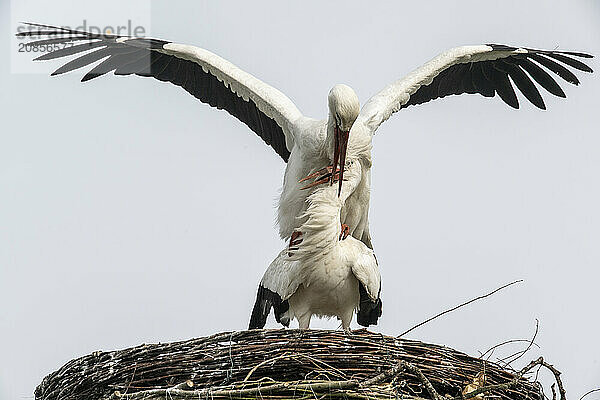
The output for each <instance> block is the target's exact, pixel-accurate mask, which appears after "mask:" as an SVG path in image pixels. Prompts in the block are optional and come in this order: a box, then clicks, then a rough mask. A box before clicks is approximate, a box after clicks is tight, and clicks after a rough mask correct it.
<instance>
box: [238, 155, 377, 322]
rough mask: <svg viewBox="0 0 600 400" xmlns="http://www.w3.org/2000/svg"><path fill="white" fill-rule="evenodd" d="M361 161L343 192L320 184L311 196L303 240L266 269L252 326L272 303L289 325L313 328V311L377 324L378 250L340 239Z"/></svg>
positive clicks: (350, 170)
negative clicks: (294, 321) (293, 322)
mask: <svg viewBox="0 0 600 400" xmlns="http://www.w3.org/2000/svg"><path fill="white" fill-rule="evenodd" d="M361 172H362V171H361V165H360V162H358V161H356V162H351V163H349V164H348V165H347V170H346V177H347V179H346V181H345V182H344V185H343V188H342V192H341V193H340V196H339V197H338V193H337V189H336V187H335V186H325V187H320V188H318V189H317V190H315V191H314V192H313V193H312V194H311V195H310V196H309V197H308V200H307V201H308V208H307V211H306V213H305V215H304V217H305V222H304V223H303V224H302V225H301V226H300V228H299V230H300V232H302V237H303V240H302V242H301V243H300V244H299V245H298V248H297V249H296V250H295V251H294V252H293V254H292V255H291V256H290V255H289V249H288V248H287V247H286V248H284V249H283V250H282V251H281V252H280V253H279V255H278V256H277V258H275V260H273V262H272V263H271V265H269V268H267V271H266V272H265V274H264V276H263V278H262V280H261V282H260V285H259V288H258V292H257V295H256V303H255V305H254V309H253V310H252V315H251V317H250V325H249V328H250V329H259V328H263V327H264V326H265V322H266V320H267V316H268V315H269V313H270V310H271V307H272V308H273V309H274V312H275V319H276V320H277V322H279V323H281V324H282V325H284V326H289V323H290V321H291V320H292V319H297V320H298V325H299V327H300V329H308V328H309V325H310V320H311V318H312V316H313V315H317V316H327V317H331V316H335V317H337V318H338V319H339V320H340V321H341V324H342V327H343V328H344V330H349V329H350V322H351V321H352V318H353V316H354V312H355V311H356V312H357V322H358V323H359V324H360V325H363V326H369V325H375V324H377V321H378V319H379V317H380V316H381V306H382V303H381V299H380V292H381V276H380V274H379V266H378V264H377V259H376V258H375V253H374V252H373V250H371V249H369V248H368V247H367V246H366V245H365V244H364V243H363V242H361V241H360V240H357V239H355V238H354V237H352V236H348V237H347V238H346V239H344V240H339V236H340V224H341V219H340V216H341V212H340V211H341V209H342V206H343V205H344V203H345V200H346V197H347V196H348V195H349V194H351V193H353V192H354V190H355V187H356V185H358V184H359V183H360V181H361V179H362V173H361Z"/></svg>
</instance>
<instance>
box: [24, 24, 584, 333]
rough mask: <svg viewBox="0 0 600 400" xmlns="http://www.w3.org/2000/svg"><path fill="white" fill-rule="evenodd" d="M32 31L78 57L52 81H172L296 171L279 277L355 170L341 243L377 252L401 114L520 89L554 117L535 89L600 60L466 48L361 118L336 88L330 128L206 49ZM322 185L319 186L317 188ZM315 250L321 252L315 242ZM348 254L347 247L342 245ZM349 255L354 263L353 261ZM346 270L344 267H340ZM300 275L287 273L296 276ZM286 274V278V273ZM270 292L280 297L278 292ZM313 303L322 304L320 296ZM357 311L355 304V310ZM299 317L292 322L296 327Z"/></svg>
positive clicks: (281, 211) (512, 98)
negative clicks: (376, 193)
mask: <svg viewBox="0 0 600 400" xmlns="http://www.w3.org/2000/svg"><path fill="white" fill-rule="evenodd" d="M29 25H30V27H32V30H31V31H27V32H21V33H18V34H17V36H26V37H41V38H42V39H39V40H36V41H34V42H31V43H29V44H28V45H29V46H34V45H37V46H41V45H46V46H48V45H51V46H50V47H51V48H53V51H51V52H49V53H47V54H44V55H42V56H40V57H38V58H37V60H50V59H56V58H60V57H66V56H77V57H76V58H74V59H72V60H70V61H69V62H67V63H66V64H64V65H63V66H61V67H60V68H58V69H57V70H56V71H54V72H53V73H52V75H58V74H62V73H66V72H69V71H72V70H75V69H78V68H82V67H86V66H88V65H91V64H93V63H96V64H95V66H93V68H92V69H91V70H89V71H88V72H87V73H86V74H85V75H84V76H83V78H82V81H88V80H90V79H93V78H96V77H99V76H102V75H104V74H106V73H109V72H114V74H115V75H132V74H134V75H139V76H146V77H153V78H156V79H158V80H161V81H168V82H171V83H173V84H175V85H178V86H181V87H182V88H183V89H185V90H186V91H187V92H189V93H190V94H192V95H193V96H195V97H196V98H198V99H199V100H201V101H202V102H204V103H208V104H209V105H211V106H213V107H217V108H219V109H224V110H226V111H227V112H229V113H230V114H231V115H233V116H235V117H236V118H238V119H239V120H240V121H242V122H243V123H245V124H246V125H248V127H249V128H250V129H251V130H253V131H254V132H256V133H257V134H258V135H259V136H260V137H261V138H262V139H263V140H264V141H265V142H266V143H267V144H269V145H270V146H271V147H273V149H274V150H275V151H276V152H277V154H279V155H280V156H281V157H282V158H283V160H284V161H285V162H287V167H286V170H285V175H284V180H283V190H282V193H281V197H280V200H279V208H278V218H277V220H278V224H279V233H280V236H281V237H282V238H283V239H286V240H287V239H288V238H290V244H289V247H288V251H285V250H284V251H283V252H282V253H281V254H280V256H279V257H278V259H276V260H275V262H274V264H272V266H271V267H270V269H271V270H273V269H274V268H276V267H274V266H273V265H275V266H277V265H282V264H286V263H285V262H283V259H284V258H285V257H288V258H289V259H290V261H293V260H296V257H300V256H299V255H298V254H296V253H298V252H299V253H302V252H303V250H301V249H302V248H304V249H306V250H307V251H310V250H311V249H310V247H309V246H308V245H307V244H303V243H302V241H303V240H305V239H304V238H303V237H301V235H302V229H305V230H308V228H309V227H308V226H306V225H303V224H305V223H306V222H307V218H308V219H310V218H311V214H310V213H308V214H307V210H308V207H309V204H310V202H308V201H307V196H309V194H310V193H311V191H310V190H303V188H307V187H312V188H313V189H312V190H317V191H318V190H319V189H314V187H316V186H318V185H319V184H321V183H325V182H327V181H329V182H331V183H333V182H334V181H335V180H339V186H338V188H337V190H338V195H340V193H341V192H342V182H343V181H344V176H343V175H344V171H345V168H348V166H350V165H354V166H355V168H356V170H357V171H358V172H356V171H355V173H356V174H358V175H356V176H357V177H358V178H357V179H358V181H357V182H355V183H354V184H353V185H351V189H352V191H351V192H347V193H346V194H345V195H344V196H341V199H343V204H342V205H341V211H340V220H339V222H341V223H342V236H341V238H345V237H346V236H347V235H348V234H349V235H351V236H352V237H354V238H355V239H357V240H359V241H362V242H363V243H364V244H365V245H366V246H367V247H368V248H370V249H372V245H371V238H370V234H369V223H368V209H369V199H370V193H369V191H370V169H371V165H372V159H371V144H372V138H373V135H374V133H375V131H376V130H377V128H378V127H379V125H381V123H383V122H384V121H386V120H387V119H388V118H389V117H390V116H391V115H392V114H393V113H395V112H397V111H399V110H401V109H403V108H406V107H408V106H410V105H416V104H422V103H426V102H428V101H430V100H434V99H437V98H442V97H446V96H449V95H453V94H464V93H471V94H476V93H478V94H481V95H483V96H484V97H494V96H495V94H496V93H497V94H498V95H499V97H500V98H501V99H502V100H503V101H504V102H505V103H506V104H508V105H509V106H511V107H514V108H519V102H518V100H517V96H516V94H515V89H514V87H513V84H514V85H516V87H517V89H518V90H519V91H521V92H522V93H523V95H524V96H525V98H526V99H527V100H529V101H530V102H531V103H532V104H533V105H534V106H536V107H538V108H540V109H545V104H544V101H543V99H542V96H541V95H540V92H539V90H538V88H537V87H536V83H537V84H538V85H539V86H541V87H543V88H544V89H545V90H546V91H548V92H549V93H551V94H553V95H555V96H559V97H566V95H565V93H564V91H563V90H562V89H561V87H560V86H559V84H558V83H557V81H556V80H555V77H554V76H552V75H551V74H550V73H548V71H550V72H552V73H553V74H555V75H556V76H558V77H560V78H561V79H563V80H565V81H567V82H569V83H571V84H575V85H578V84H579V80H578V79H577V77H576V76H575V74H574V73H573V72H572V71H571V70H569V69H568V68H567V67H571V68H574V69H577V70H580V71H585V72H592V69H591V68H590V67H589V66H587V65H586V64H584V63H583V62H582V61H580V60H579V58H591V57H592V56H591V55H589V54H585V53H576V52H568V51H546V50H535V49H529V48H521V47H511V46H505V45H497V44H488V45H478V46H463V47H457V48H454V49H451V50H448V51H446V52H444V53H442V54H440V55H439V56H437V57H435V58H433V59H432V60H431V61H429V62H427V63H425V64H424V65H423V66H421V67H419V68H417V69H416V70H414V71H413V72H411V73H409V74H408V75H407V76H406V77H404V78H402V79H400V80H397V81H395V82H393V83H392V84H390V85H388V86H387V87H385V88H384V89H383V90H382V91H380V92H379V93H378V94H376V95H375V96H373V97H372V98H371V99H370V100H368V101H367V103H366V104H365V105H364V106H363V107H362V109H361V108H360V105H359V102H358V98H357V96H356V94H355V93H354V91H353V90H352V89H351V88H350V87H348V86H346V85H336V86H334V87H333V89H331V91H330V92H329V98H328V105H329V115H328V117H327V119H321V120H318V119H313V118H308V117H306V116H304V115H302V113H301V112H300V111H299V110H298V108H297V107H296V106H295V105H294V104H293V103H292V101H291V100H290V99H289V98H287V97H286V96H285V95H284V94H283V93H281V92H280V91H278V90H277V89H275V88H273V87H271V86H269V85H267V84H266V83H264V82H262V81H260V80H258V79H257V78H255V77H254V76H252V75H250V74H248V73H246V72H244V71H242V70H241V69H239V68H237V67H236V66H235V65H233V64H231V63H230V62H228V61H226V60H224V59H222V58H221V57H219V56H217V55H215V54H213V53H211V52H209V51H207V50H204V49H201V48H198V47H194V46H189V45H184V44H177V43H172V42H168V41H164V40H158V39H150V38H136V37H127V36H119V35H106V34H94V33H89V32H81V31H75V30H71V29H66V28H60V27H54V26H49V25H40V24H29ZM54 47H58V48H57V49H54ZM566 66H567V67H566ZM511 81H512V83H511ZM338 166H340V169H339V170H338V168H337V167H338ZM313 178H314V181H311V179H313ZM346 178H347V177H346ZM311 243H312V244H313V246H315V245H316V244H315V243H314V241H311ZM348 243H351V244H352V246H354V245H355V244H356V243H355V241H354V240H353V239H351V240H350V241H349V242H348ZM339 246H340V248H344V247H346V245H342V244H340V245H339ZM348 246H349V247H352V246H350V245H348ZM318 250H319V247H318V246H317V247H315V248H313V249H312V251H313V252H314V254H317V252H318ZM347 251H348V252H349V254H350V252H351V251H350V250H347ZM360 251H364V249H362V250H360ZM340 257H341V256H340ZM304 259H305V260H306V258H304ZM278 260H279V261H278ZM297 261H301V259H297ZM339 262H342V261H341V259H340V260H339ZM286 265H287V264H286ZM291 265H292V264H289V266H288V267H286V268H292V267H291ZM346 265H348V264H346ZM340 268H341V267H340ZM351 269H352V268H351ZM282 270H285V268H283V267H282ZM267 272H269V271H267ZM267 275H269V273H267V274H266V275H265V279H267ZM265 279H263V283H265V284H266V285H267V286H263V287H265V288H267V287H269V285H270V284H271V283H272V282H271V283H269V282H268V279H267V280H265ZM340 279H341V278H340ZM342 281H345V282H348V280H343V279H342V280H340V281H339V282H342ZM350 281H351V279H350ZM303 282H304V281H303ZM271 287H273V288H275V289H277V290H279V289H278V287H277V285H275V286H271ZM326 287H327V286H326V285H325V286H322V287H321V288H322V290H326ZM365 288H366V287H365ZM305 289H306V288H305ZM259 292H260V289H259ZM276 292H277V291H276ZM277 293H281V294H285V295H289V294H290V293H296V291H292V292H283V291H281V290H280V291H279V292H277ZM290 295H291V294H290ZM308 295H309V296H315V293H312V294H311V293H309V294H308ZM372 295H373V292H369V293H368V296H372ZM258 297H260V293H259V296H258ZM284 297H285V296H284ZM289 299H290V302H289V306H290V310H292V309H293V310H294V316H296V317H298V318H300V320H299V321H300V324H301V326H308V321H309V320H310V317H305V315H307V314H306V313H305V314H303V313H302V312H300V313H299V314H298V313H297V310H296V309H295V308H294V306H293V303H294V299H293V297H290V298H289ZM371 301H373V299H372V298H371ZM281 302H283V300H281ZM354 303H355V302H354V300H348V302H347V304H354ZM265 304H266V303H265ZM272 304H273V305H275V306H276V315H278V314H277V313H278V312H277V302H272ZM373 304H375V303H373ZM379 304H380V303H379ZM315 307H316V308H315V309H314V310H313V313H314V314H324V315H337V316H339V317H340V318H341V319H342V322H343V325H344V326H346V324H347V323H348V320H347V315H346V314H343V313H342V312H341V311H340V310H337V311H335V312H334V311H331V310H328V311H327V310H323V309H321V308H319V306H315ZM359 310H360V308H359ZM267 311H268V310H267ZM279 315H280V317H279V318H284V317H285V316H283V314H281V313H280V314H279ZM359 315H360V313H359ZM290 317H291V315H289V314H288V315H287V318H290ZM307 318H308V319H307ZM367 319H368V318H367ZM375 320H376V318H375ZM359 322H361V319H359ZM363 322H365V324H367V325H368V323H369V321H365V320H363Z"/></svg>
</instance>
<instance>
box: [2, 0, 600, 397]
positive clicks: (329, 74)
mask: <svg viewBox="0 0 600 400" xmlns="http://www.w3.org/2000/svg"><path fill="white" fill-rule="evenodd" d="M15 2H16V1H15ZM20 3H21V2H20ZM136 4H138V6H137V7H138V8H131V9H130V8H129V7H128V8H127V9H123V3H121V2H117V1H114V2H113V1H108V2H101V3H97V4H93V5H92V4H91V3H83V2H69V1H53V2H42V1H35V2H31V1H29V2H25V3H22V4H21V5H19V6H18V7H16V8H15V9H18V12H14V10H13V13H12V14H11V9H10V4H8V3H7V2H2V4H1V5H0V12H1V18H2V35H1V38H2V39H0V46H1V47H0V51H1V54H2V55H3V57H2V62H1V63H0V67H1V71H0V82H1V83H0V87H1V88H2V90H0V109H1V110H2V128H1V130H0V336H1V340H0V398H2V399H7V400H8V399H26V398H32V393H33V390H34V388H35V386H36V385H37V384H38V383H39V382H40V381H41V379H42V378H43V376H45V375H46V374H48V373H50V372H52V371H54V370H55V369H57V368H59V367H60V366H61V365H62V364H63V363H65V362H66V361H68V360H70V359H72V358H74V357H78V356H81V355H85V354H88V353H90V352H92V351H94V350H98V349H102V350H111V349H118V348H124V347H129V346H134V345H137V344H140V343H148V342H157V341H162V342H166V341H172V340H179V339H186V338H192V337H198V336H202V335H209V334H212V333H215V332H218V331H223V330H237V329H245V328H246V326H247V322H248V318H249V315H250V309H251V306H252V304H253V301H254V295H255V292H256V286H257V283H258V281H259V279H260V277H261V275H262V273H263V271H264V269H265V268H266V266H267V265H268V263H269V262H270V261H271V260H272V258H273V257H275V255H276V254H277V252H278V251H279V250H280V249H281V248H282V247H283V246H284V243H283V242H282V241H280V240H279V238H278V236H277V234H276V230H275V229H274V220H275V206H276V201H277V197H278V191H279V187H280V185H281V180H282V175H283V170H284V167H285V165H284V163H283V162H282V161H281V160H280V159H279V158H278V157H277V156H276V154H275V153H274V152H273V150H272V149H271V148H269V147H267V146H265V145H264V144H263V142H262V141H261V140H260V139H259V138H258V137H257V136H256V135H255V134H254V133H252V132H251V131H249V130H248V129H247V127H246V126H245V125H243V124H241V123H240V122H238V121H237V120H235V119H234V118H232V117H230V116H229V115H228V114H226V113H225V112H219V111H216V110H215V109H211V108H210V107H208V106H206V105H203V104H201V103H200V102H199V101H197V100H196V99H194V98H193V97H191V96H189V95H188V94H187V93H186V92H184V91H183V90H182V89H180V88H178V87H175V86H173V85H169V84H166V83H161V82H158V81H155V80H152V79H143V78H138V77H114V76H112V75H110V76H106V77H103V78H101V79H96V80H94V81H91V82H88V83H86V84H81V83H79V80H80V79H81V76H82V75H83V72H81V71H76V72H74V73H70V74H67V75H64V76H60V77H53V78H50V77H49V76H48V75H49V73H50V72H51V71H53V70H54V69H55V68H57V67H58V66H59V65H60V62H59V63H57V62H47V63H39V65H37V66H36V67H35V68H36V71H40V72H43V73H34V74H32V73H20V72H26V71H19V70H18V68H17V70H15V71H13V72H11V61H10V60H12V59H13V56H15V52H16V50H17V49H16V47H15V46H14V45H13V43H14V41H13V40H12V38H11V35H12V33H13V30H14V29H15V27H16V23H17V22H18V21H20V20H32V21H36V22H42V23H51V24H64V25H71V26H72V25H74V24H79V23H80V22H81V20H82V19H83V18H87V19H88V20H91V21H93V22H94V23H95V24H103V23H106V24H112V23H116V22H114V21H117V20H127V18H130V17H131V15H132V14H136V13H138V14H140V15H146V14H147V12H148V10H150V13H151V27H149V29H150V32H151V34H152V36H154V37H158V38H162V39H168V40H174V41H177V42H181V43H188V44H195V45H198V46H202V47H205V48H207V49H209V50H212V51H214V52H216V53H218V54H220V55H221V56H223V57H225V58H227V59H229V60H230V61H232V62H234V63H236V64H237V65H238V66H240V67H242V68H243V69H245V70H247V71H249V72H250V73H252V74H254V75H256V76H258V77H260V78H261V79H263V80H265V81H266V82H268V83H270V84H272V85H274V86H276V87H277V88H279V89H280V90H282V91H283V92H284V93H286V94H287V95H288V96H290V98H291V99H292V100H293V101H294V102H295V103H296V104H297V105H298V107H299V108H300V109H301V110H302V111H303V112H304V113H306V114H307V115H310V116H314V117H325V115H326V112H327V108H326V96H327V92H328V90H329V89H330V88H331V87H332V86H333V85H334V84H336V83H346V84H348V85H350V86H352V87H353V88H354V89H355V90H356V92H357V93H358V96H359V98H360V100H361V103H364V102H365V101H366V100H367V99H368V98H369V97H370V96H371V95H373V94H374V93H376V92H377V91H378V90H379V89H381V88H382V87H383V86H385V85H386V84H388V83H390V82H391V81H393V80H395V79H397V78H400V77H401V76H403V75H404V74H406V73H407V72H409V71H410V70H412V69H413V68H415V67H417V66H419V65H420V64H422V63H423V62H425V61H427V60H429V59H430V58H432V57H433V56H435V55H436V54H437V53H439V52H441V51H443V50H445V49H447V48H450V47H454V46H457V45H463V44H480V43H502V44H509V45H523V46H530V47H541V48H549V49H554V48H558V49H562V50H578V51H586V52H590V53H593V54H596V55H600V24H599V21H600V5H599V3H597V2H595V1H592V0H590V1H571V2H564V1H528V2H522V1H506V0H505V1H488V2H481V1H475V0H473V1H462V2H433V1H423V2H411V3H410V4H407V3H406V2H393V3H392V2H390V3H378V4H377V5H373V4H371V3H368V2H360V3H353V2H348V1H335V2H317V1H303V2H297V4H296V5H291V4H287V2H286V3H283V2H274V1H273V2H261V1H253V2H244V3H240V4H229V3H228V4H222V2H220V3H217V2H212V3H207V2H203V1H196V0H194V1H181V2H167V1H164V2H162V1H161V2H158V1H156V2H152V4H149V3H139V2H138V3H136ZM22 13H24V14H27V15H22ZM17 14H18V15H17ZM104 19H106V22H103V20H104ZM148 24H150V23H149V22H148ZM34 56H35V55H33V54H32V55H31V56H30V58H33V57H34ZM18 65H20V64H18ZM590 65H591V66H592V68H594V69H596V70H598V69H599V67H598V62H597V61H596V59H594V60H591V61H590ZM13 66H14V65H13ZM578 76H580V78H581V81H582V84H581V85H580V87H578V88H575V87H574V86H572V85H569V84H568V83H566V82H563V81H559V82H560V84H561V85H562V86H563V87H564V88H565V92H566V93H567V96H568V98H567V99H566V100H565V99H558V98H554V97H552V96H551V95H549V94H547V93H545V92H543V93H542V95H543V96H544V98H545V100H546V104H547V106H548V111H540V110H538V109H535V108H534V107H533V106H531V105H530V104H529V103H527V101H526V100H525V99H524V98H523V97H522V96H521V97H520V99H521V103H522V107H521V110H512V109H510V108H509V107H508V106H506V105H505V104H503V103H502V102H501V101H500V100H499V99H498V98H497V97H496V98H493V99H485V98H482V97H480V96H475V95H473V96H468V95H464V96H460V97H452V98H446V99H442V100H437V101H434V102H431V103H428V104H426V105H422V106H418V107H410V108H408V109H405V110H402V111H401V112H399V113H398V114H396V115H395V116H393V117H392V118H391V119H390V120H389V121H387V122H386V123H385V124H384V125H382V126H381V128H380V130H379V131H378V134H377V136H376V138H375V139H374V149H373V155H374V166H373V185H372V186H373V191H372V198H371V214H370V215H371V231H372V236H373V243H374V246H375V250H376V252H377V257H378V260H379V262H380V266H381V271H382V276H383V292H382V298H383V304H384V314H383V317H382V318H381V320H380V324H379V325H378V326H377V327H376V328H375V330H376V331H379V332H382V333H385V334H389V335H394V334H398V333H400V332H402V331H403V330H405V329H406V328H408V327H410V326H412V325H413V324H415V323H418V322H420V321H421V320H423V319H425V318H427V317H429V316H431V315H433V314H435V313H436V312H438V311H440V310H442V309H444V308H447V307H450V306H452V305H455V304H457V303H459V302H461V301H463V300H467V299H469V298H472V297H475V296H477V295H479V294H482V293H485V292H486V291H489V290H492V289H494V288H495V287H497V286H500V285H502V284H504V283H507V282H509V281H512V280H515V279H519V278H522V279H524V280H525V282H524V283H523V284H521V285H519V286H513V287H511V288H509V289H507V290H506V291H503V292H501V293H499V294H497V295H495V296H494V297H492V298H489V299H486V300H484V301H482V302H479V303H476V304H473V305H471V306H469V307H468V308H463V309H461V310H459V311H457V312H455V313H453V314H450V315H448V316H445V317H444V318H441V319H438V320H436V321H434V322H432V323H430V324H428V325H427V326H424V327H423V328H421V329H419V330H416V331H414V332H412V333H411V334H410V335H409V337H410V338H414V339H418V340H423V341H429V342H435V343H441V344H445V345H447V346H450V347H453V348H456V349H459V350H462V351H465V352H467V353H469V354H472V355H475V356H477V355H478V354H479V353H478V351H484V350H485V349H487V348H488V347H490V346H492V345H494V344H496V343H498V342H501V341H504V340H507V339H513V338H528V337H530V336H531V335H532V333H533V330H534V327H535V319H536V318H537V319H539V321H540V332H539V334H538V337H537V340H536V341H537V343H538V344H539V345H540V346H541V347H542V349H541V353H543V354H544V355H545V357H546V358H547V360H548V361H549V362H551V363H554V364H555V365H556V366H557V367H558V368H559V369H561V370H562V371H563V372H564V373H563V378H564V380H565V383H566V385H567V391H568V394H569V395H570V396H569V398H570V399H578V398H579V396H581V395H582V394H583V393H584V392H586V391H587V390H589V389H593V388H595V387H598V386H600V354H599V353H600V351H599V350H598V346H597V340H598V332H599V328H600V322H599V319H598V306H599V301H598V284H599V279H600V273H599V272H598V271H599V267H600V247H599V246H598V244H599V243H600V208H599V207H598V205H599V204H600V181H599V179H598V175H599V173H600V132H599V130H598V127H597V121H598V110H599V105H600V104H599V101H598V99H597V96H598V94H599V93H600V84H599V83H598V82H599V80H598V76H597V74H596V75H589V74H585V73H578ZM557 79H559V78H557ZM337 325H338V324H337V322H336V321H333V320H332V321H320V322H319V321H317V322H316V323H314V324H313V326H314V327H326V328H330V329H334V328H336V327H337ZM268 326H269V327H272V328H275V327H277V325H276V324H275V323H274V322H273V321H271V322H269V325H268ZM354 326H355V327H356V325H354ZM511 350H518V348H514V349H506V351H505V354H506V353H510V351H511ZM534 356H535V354H530V355H528V357H527V358H528V359H527V360H522V361H523V362H526V361H529V358H530V357H534ZM516 366H518V365H516ZM544 379H546V377H545V378H544ZM589 398H592V397H591V396H590V397H589ZM589 398H588V399H589ZM595 398H598V396H597V394H596V396H595Z"/></svg>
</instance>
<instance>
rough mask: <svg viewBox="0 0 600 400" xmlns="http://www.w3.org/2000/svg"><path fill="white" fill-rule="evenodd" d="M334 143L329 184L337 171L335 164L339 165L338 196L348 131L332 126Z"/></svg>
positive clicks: (342, 178) (344, 161)
mask: <svg viewBox="0 0 600 400" xmlns="http://www.w3.org/2000/svg"><path fill="white" fill-rule="evenodd" d="M334 133H335V143H334V148H333V170H332V172H331V181H330V185H333V178H334V175H335V173H336V172H337V166H338V164H339V166H340V177H339V186H338V197H340V193H342V181H343V180H344V166H345V165H346V149H347V147H348V137H349V136H350V131H348V132H344V131H342V130H341V129H340V128H339V127H338V126H337V125H336V126H335V128H334Z"/></svg>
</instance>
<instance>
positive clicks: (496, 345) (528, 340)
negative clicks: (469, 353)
mask: <svg viewBox="0 0 600 400" xmlns="http://www.w3.org/2000/svg"><path fill="white" fill-rule="evenodd" d="M521 342H526V343H530V342H531V339H511V340H507V341H504V342H502V343H498V344H495V345H493V346H492V347H490V348H489V349H487V350H486V351H484V352H483V353H481V352H479V353H481V355H480V356H479V358H480V359H483V357H484V356H485V355H486V354H488V353H490V355H489V356H488V357H487V358H486V360H489V359H490V357H491V356H492V354H493V353H494V350H496V349H497V348H498V347H502V346H506V345H507V344H511V343H521ZM532 344H533V345H534V346H535V347H537V348H538V349H539V348H540V346H539V345H538V344H537V343H532Z"/></svg>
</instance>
